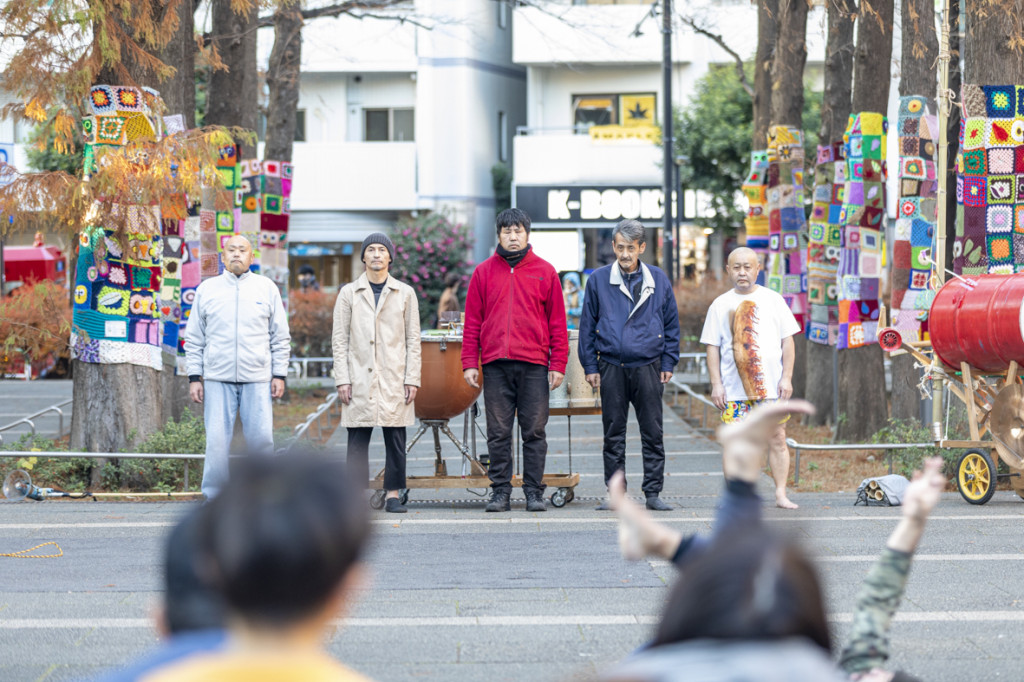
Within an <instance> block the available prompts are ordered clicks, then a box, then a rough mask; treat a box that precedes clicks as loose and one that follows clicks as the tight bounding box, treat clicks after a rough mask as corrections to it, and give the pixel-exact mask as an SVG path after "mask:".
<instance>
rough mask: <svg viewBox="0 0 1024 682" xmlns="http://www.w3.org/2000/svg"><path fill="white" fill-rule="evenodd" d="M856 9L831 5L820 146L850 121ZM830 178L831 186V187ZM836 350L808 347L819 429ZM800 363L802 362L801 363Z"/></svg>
mask: <svg viewBox="0 0 1024 682" xmlns="http://www.w3.org/2000/svg"><path fill="white" fill-rule="evenodd" d="M855 12H856V6H855V5H854V2H853V0H833V1H832V2H829V3H828V44H827V46H826V48H825V92H824V97H823V99H822V102H821V129H820V130H819V132H818V144H822V145H826V144H829V143H830V142H836V141H839V140H842V138H843V132H844V131H845V130H846V122H847V120H848V119H849V118H850V95H851V91H852V86H853V23H854V13H855ZM831 177H832V176H831V174H829V186H830V187H831ZM834 353H835V348H834V347H832V346H827V345H824V344H819V343H808V344H807V354H806V355H805V356H804V358H805V364H806V368H807V369H806V372H807V379H806V381H807V388H806V392H805V397H806V399H807V400H808V401H809V402H810V403H811V404H812V405H814V407H815V408H816V410H817V411H816V412H815V414H814V415H812V416H811V417H809V418H808V422H809V423H811V424H813V425H815V426H820V425H822V424H826V423H830V422H831V423H834V422H835V415H834V414H833V409H832V402H833V386H834V384H833V381H832V360H833V354H834ZM798 362H799V360H798Z"/></svg>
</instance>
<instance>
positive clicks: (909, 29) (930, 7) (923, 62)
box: [891, 0, 939, 421]
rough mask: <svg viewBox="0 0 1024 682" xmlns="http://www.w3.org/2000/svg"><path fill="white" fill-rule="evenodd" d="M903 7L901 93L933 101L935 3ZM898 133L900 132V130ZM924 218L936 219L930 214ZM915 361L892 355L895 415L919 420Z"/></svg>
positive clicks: (907, 0) (906, 0) (916, 0)
mask: <svg viewBox="0 0 1024 682" xmlns="http://www.w3.org/2000/svg"><path fill="white" fill-rule="evenodd" d="M900 11H901V14H900V24H901V27H902V34H903V35H902V38H903V40H902V55H901V58H900V87H899V89H900V95H902V96H909V95H920V96H923V97H926V98H928V100H929V101H931V102H933V103H934V102H935V93H936V91H937V88H938V80H937V71H936V66H937V62H938V58H939V39H938V38H937V37H936V35H935V12H934V3H933V2H931V0H902V2H901V6H900ZM896 134H897V135H898V134H900V133H899V132H898V131H897V133H896ZM932 160H933V161H934V160H935V159H932ZM897 172H898V171H897ZM925 218H926V219H928V220H932V219H933V217H929V216H925ZM894 288H895V282H894ZM894 303H895V301H894ZM893 312H894V313H895V309H894V310H893ZM915 365H916V361H915V360H914V358H913V357H912V356H910V355H897V356H896V357H894V358H892V400H891V404H892V410H891V414H892V418H893V419H901V420H907V421H910V420H912V421H917V420H919V419H920V418H921V392H920V391H919V390H918V389H917V386H918V383H919V382H920V381H921V372H922V370H921V369H920V368H918V367H916V366H915Z"/></svg>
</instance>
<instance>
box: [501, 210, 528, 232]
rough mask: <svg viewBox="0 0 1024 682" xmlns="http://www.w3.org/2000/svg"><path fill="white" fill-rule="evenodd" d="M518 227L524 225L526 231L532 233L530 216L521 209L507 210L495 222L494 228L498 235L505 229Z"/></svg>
mask: <svg viewBox="0 0 1024 682" xmlns="http://www.w3.org/2000/svg"><path fill="white" fill-rule="evenodd" d="M516 225H522V226H523V229H524V230H526V231H527V232H529V231H530V216H529V215H527V213H526V211H524V210H523V209H521V208H506V209H505V210H504V211H502V212H501V213H499V214H498V217H497V218H496V219H495V221H494V228H495V230H496V231H497V232H498V233H501V229H502V228H503V227H515V226H516Z"/></svg>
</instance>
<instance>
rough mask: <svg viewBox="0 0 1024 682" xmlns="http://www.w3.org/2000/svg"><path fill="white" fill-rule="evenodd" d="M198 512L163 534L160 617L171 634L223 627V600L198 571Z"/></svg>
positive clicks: (199, 563)
mask: <svg viewBox="0 0 1024 682" xmlns="http://www.w3.org/2000/svg"><path fill="white" fill-rule="evenodd" d="M199 511H201V510H194V511H193V512H191V513H190V514H188V515H187V516H186V517H185V518H184V519H182V520H181V521H180V522H179V523H178V525H177V526H175V527H174V529H173V530H172V531H171V533H170V535H168V536H167V548H166V553H165V554H164V586H165V592H164V620H165V621H166V624H167V629H168V630H169V631H170V632H171V633H173V634H177V633H179V632H189V631H194V630H209V629H220V628H223V627H224V620H225V619H224V615H225V614H224V600H223V599H221V596H220V594H219V593H218V592H217V590H216V589H214V586H213V585H211V584H210V581H209V577H208V576H204V575H203V573H202V570H201V561H200V551H199V527H200V521H201V516H200V514H199Z"/></svg>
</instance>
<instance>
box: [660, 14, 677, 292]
mask: <svg viewBox="0 0 1024 682" xmlns="http://www.w3.org/2000/svg"><path fill="white" fill-rule="evenodd" d="M661 39H662V58H661V76H662V104H663V109H662V122H661V143H662V146H663V151H664V158H663V160H662V171H663V173H664V175H663V180H664V182H663V187H662V189H663V191H664V195H665V214H664V218H663V222H662V226H661V231H662V244H663V249H664V252H663V254H662V268H663V269H664V270H665V273H666V274H667V275H668V276H669V277H670V278H671V277H672V261H673V259H674V258H675V242H674V241H673V239H672V192H673V190H674V189H675V187H673V185H674V184H675V183H674V182H673V180H672V171H673V166H675V163H674V159H673V154H672V0H663V5H662V14H661ZM681 200H682V197H679V198H677V201H681Z"/></svg>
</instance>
